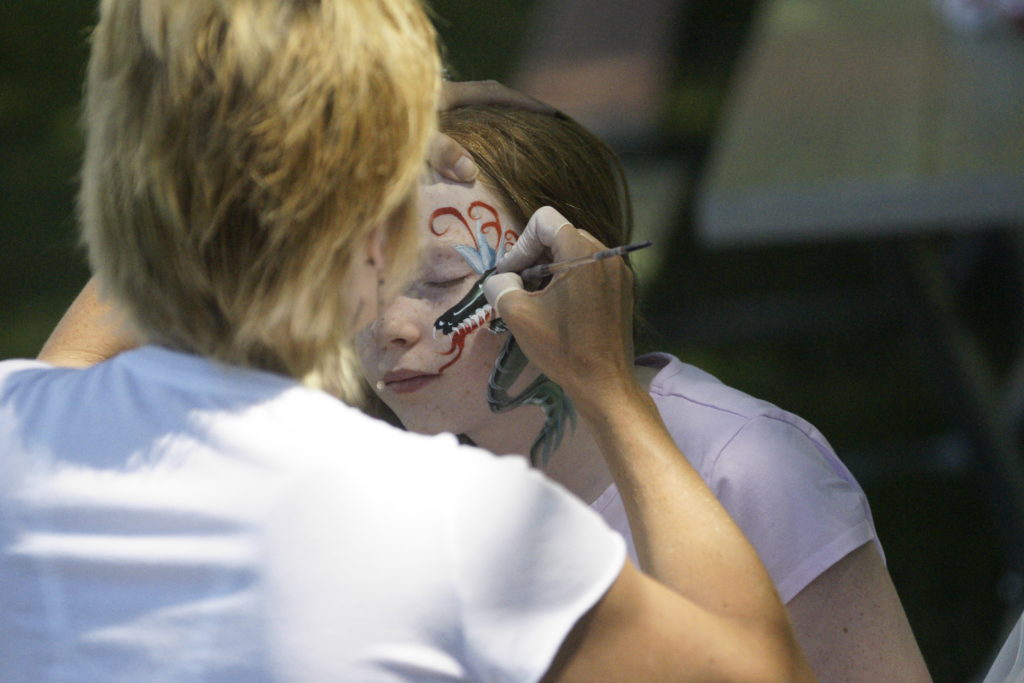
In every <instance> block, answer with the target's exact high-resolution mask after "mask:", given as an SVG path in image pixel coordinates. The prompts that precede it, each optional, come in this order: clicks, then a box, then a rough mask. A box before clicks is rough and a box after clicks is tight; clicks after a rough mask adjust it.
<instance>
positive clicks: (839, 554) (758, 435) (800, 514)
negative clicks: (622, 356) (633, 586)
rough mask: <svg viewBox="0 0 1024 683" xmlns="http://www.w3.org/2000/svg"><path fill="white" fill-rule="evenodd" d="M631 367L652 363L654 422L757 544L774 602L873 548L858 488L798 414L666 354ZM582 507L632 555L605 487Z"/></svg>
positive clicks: (614, 497)
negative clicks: (604, 524)
mask: <svg viewBox="0 0 1024 683" xmlns="http://www.w3.org/2000/svg"><path fill="white" fill-rule="evenodd" d="M637 364H638V365H645V366H650V367H654V368H657V369H659V372H658V374H657V375H655V377H654V379H653V380H652V381H651V384H650V387H649V392H650V394H651V397H652V398H653V399H654V402H655V404H657V406H658V411H659V412H660V413H661V417H662V420H664V422H665V425H666V426H667V427H668V430H669V432H670V433H671V434H672V437H673V439H674V440H675V442H676V444H677V445H678V446H679V450H681V451H682V452H683V453H684V454H685V455H686V458H687V460H689V462H690V464H691V465H692V466H693V468H694V469H695V470H697V472H698V473H699V474H700V476H701V478H703V479H704V481H705V483H707V485H708V488H710V489H711V490H712V492H714V494H715V496H716V497H717V498H718V500H719V502H721V503H722V506H723V507H724V508H725V509H726V510H728V511H729V514H730V515H731V516H732V518H733V519H734V520H735V521H736V524H737V525H738V526H739V527H740V528H741V529H742V530H743V533H744V534H745V535H746V536H747V538H748V539H749V540H750V543H751V545H753V546H754V548H755V549H756V550H757V552H758V555H759V556H760V557H761V561H762V562H764V564H765V567H767V569H768V573H769V574H770V575H771V577H772V580H773V581H774V583H775V587H776V589H777V590H778V592H779V595H780V597H781V598H782V601H783V602H789V601H790V600H792V599H793V598H794V597H795V596H796V595H797V594H798V593H799V592H800V591H801V590H803V589H804V588H805V587H806V586H807V584H809V583H810V582H811V581H813V580H814V579H816V578H817V577H818V576H820V575H821V574H822V573H824V572H825V570H827V569H828V568H829V567H831V566H832V565H834V564H835V563H836V562H838V561H839V560H841V559H842V558H843V557H845V556H846V555H847V554H849V553H850V552H851V551H853V550H856V549H857V548H859V547H860V546H861V545H863V544H865V543H867V542H869V541H873V542H874V543H875V545H876V546H877V548H878V551H879V552H880V553H881V551H882V547H881V545H880V544H879V542H878V535H877V533H876V532H875V525H874V521H873V520H872V518H871V508H870V507H869V506H868V500H867V497H866V496H865V495H864V491H863V490H862V489H861V487H860V485H858V484H857V481H856V479H854V477H853V475H852V474H851V473H850V471H849V470H848V469H847V468H846V466H845V465H844V464H843V463H842V461H840V460H839V458H838V457H837V456H836V454H835V451H833V450H832V447H831V446H829V444H828V442H827V441H826V440H825V437H824V436H822V435H821V433H820V432H819V431H818V430H817V429H815V428H814V427H813V426H812V425H811V424H809V423H808V422H807V421H806V420H803V419H801V418H800V417H798V416H796V415H793V414H792V413H789V412H786V411H785V410H782V409H781V408H778V407H777V406H774V405H772V404H771V403H768V402H767V401H762V400H760V399H756V398H753V397H751V396H748V395H747V394H744V393H743V392H741V391H739V390H737V389H733V388H732V387H729V386H727V385H725V384H722V382H720V381H719V380H718V379H716V378H715V377H713V376H711V375H709V374H708V373H706V372H704V371H703V370H701V369H699V368H696V367H694V366H692V365H687V364H686V363H682V362H680V361H679V360H678V359H676V358H674V357H673V356H670V355H668V354H661V353H652V354H648V355H646V356H643V357H641V358H639V359H638V360H637ZM591 507H592V508H593V509H594V510H595V511H596V512H598V514H600V515H601V516H602V517H603V518H604V519H605V521H606V522H607V523H608V525H609V526H610V527H612V528H613V529H615V530H616V531H618V532H619V533H620V534H622V535H623V536H624V537H625V539H626V541H627V544H628V548H629V551H630V555H631V556H632V558H633V559H634V561H635V560H636V551H635V550H634V549H633V539H632V535H631V534H630V530H629V523H628V521H627V519H626V509H625V507H624V506H623V503H622V499H621V497H620V496H619V492H618V490H617V489H616V488H615V486H614V485H613V486H611V487H610V488H609V489H608V490H607V491H605V492H604V493H603V494H602V495H601V496H600V497H599V498H598V499H597V500H596V501H594V503H593V504H592V505H591ZM883 557H884V555H883Z"/></svg>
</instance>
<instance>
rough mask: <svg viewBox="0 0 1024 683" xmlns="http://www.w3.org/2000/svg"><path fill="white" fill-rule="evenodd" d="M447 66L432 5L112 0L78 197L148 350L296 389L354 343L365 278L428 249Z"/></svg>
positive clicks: (110, 280)
mask: <svg viewBox="0 0 1024 683" xmlns="http://www.w3.org/2000/svg"><path fill="white" fill-rule="evenodd" d="M439 86H440V63H439V58H438V53H437V44H436V36H435V34H434V30H433V27H432V26H431V24H430V22H429V20H428V19H427V17H426V15H425V13H424V10H423V8H422V6H421V4H420V2H419V0H102V3H101V7H100V21H99V24H98V25H97V27H96V29H95V30H94V32H93V36H92V53H91V57H90V61H89V70H88V76H87V80H86V94H85V113H84V125H85V129H86V138H87V140H86V153H85V161H84V164H83V167H82V185H81V191H80V196H79V212H80V222H81V226H82V236H83V240H84V242H85V244H86V246H87V247H88V252H89V260H90V263H91V266H92V268H93V271H94V273H95V274H96V275H97V277H98V279H99V281H100V283H101V286H102V287H103V288H104V295H105V296H108V297H110V298H111V299H112V300H114V301H116V302H117V303H118V304H120V305H121V307H122V308H123V309H124V310H125V311H126V312H127V314H128V316H129V317H130V318H131V320H132V321H133V322H134V323H135V325H136V326H137V327H138V328H139V329H140V330H141V331H142V333H143V334H145V335H146V336H147V337H148V338H149V340H151V341H153V342H155V343H159V344H162V345H165V346H168V347H171V348H175V349H179V350H183V351H187V352H191V353H196V354H200V355H203V356H207V357H210V358H214V359H217V360H220V361H223V362H226V363H230V364H234V365H241V366H247V367H254V368H260V369H265V370H271V371H275V372H281V373H285V374H289V375H292V376H294V377H299V378H303V379H306V378H315V377H318V376H322V375H324V374H326V373H333V372H334V370H333V369H331V368H332V366H333V365H336V364H337V363H338V362H339V360H338V349H339V348H344V347H345V346H346V345H347V344H348V343H349V342H350V339H351V336H352V334H353V333H354V332H355V330H352V329H349V328H350V326H351V325H350V321H351V320H352V318H353V316H354V314H355V311H354V310H352V309H353V304H354V303H355V302H353V301H352V300H351V299H352V297H351V295H350V293H349V292H347V291H346V282H347V275H348V273H349V267H350V265H351V264H352V263H353V262H354V260H355V259H364V260H365V259H368V258H369V256H368V254H369V249H368V246H367V245H368V244H369V242H370V240H371V239H373V237H374V235H375V234H376V233H375V231H376V230H377V229H380V230H381V231H382V237H383V239H384V243H385V244H386V245H387V246H386V249H387V253H388V258H387V265H388V267H389V269H390V270H391V271H396V270H399V269H403V268H406V267H407V266H408V264H409V263H411V262H412V259H413V258H414V255H415V249H416V232H415V230H414V229H413V226H414V221H413V220H412V215H413V214H412V211H413V208H414V205H413V202H414V196H415V195H414V192H413V190H414V188H415V183H416V181H417V178H418V175H419V173H420V172H421V170H422V166H423V161H424V158H425V153H426V144H427V140H428V137H429V135H430V134H431V133H432V132H433V131H434V130H435V128H436V106H437V96H438V92H439Z"/></svg>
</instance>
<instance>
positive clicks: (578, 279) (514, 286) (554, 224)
mask: <svg viewBox="0 0 1024 683" xmlns="http://www.w3.org/2000/svg"><path fill="white" fill-rule="evenodd" d="M605 248H606V247H605V245H603V244H601V243H600V242H599V241H597V240H596V239H595V238H594V237H593V236H592V235H590V234H589V233H588V232H586V231H584V230H578V229H576V228H574V227H573V226H572V225H570V224H569V222H568V221H567V220H566V219H565V218H564V217H563V216H562V215H561V214H560V213H558V212H557V211H555V210H554V209H552V208H550V207H544V208H542V209H539V210H538V211H537V212H536V213H535V214H534V215H533V216H532V217H531V218H530V220H529V222H528V223H527V224H526V227H525V228H524V229H523V232H522V234H521V235H520V236H519V239H518V240H517V241H516V244H515V245H514V246H513V247H511V248H510V250H509V252H508V253H507V254H506V256H505V258H504V259H503V260H502V261H501V263H499V264H498V274H496V275H493V276H491V277H490V278H488V279H487V281H486V282H485V283H484V293H485V295H486V296H487V300H488V302H490V304H491V306H493V307H494V308H495V311H496V314H497V315H498V316H499V317H501V318H502V319H503V320H504V322H505V324H506V325H507V326H508V328H509V329H510V330H511V331H512V333H513V334H514V335H515V337H516V340H517V341H518V342H519V345H520V346H521V347H522V349H523V351H524V352H525V353H526V355H527V357H528V358H529V359H530V361H531V362H532V363H533V364H534V365H536V366H537V367H538V368H539V369H540V371H541V372H543V373H544V374H545V375H547V376H548V377H550V378H551V379H552V380H554V381H555V382H557V383H558V384H560V385H561V386H562V387H563V388H565V390H566V391H567V392H569V395H570V396H571V397H572V398H573V399H574V400H575V401H577V402H578V401H580V400H581V399H582V400H585V399H586V397H587V394H588V392H591V391H594V390H598V389H601V388H609V389H612V390H614V388H615V387H621V386H622V385H623V384H622V383H624V382H630V381H632V362H633V360H632V359H633V341H632V320H633V274H632V272H630V270H629V268H627V267H626V264H625V263H624V262H623V261H622V259H618V258H611V259H605V260H603V261H598V262H596V263H591V264H587V265H584V266H580V267H578V268H574V269H572V270H569V271H566V272H564V273H559V274H558V275H556V276H555V277H554V279H552V281H551V282H550V284H548V286H547V287H545V288H544V289H542V290H540V291H536V292H528V291H526V290H525V289H523V284H522V280H521V279H520V278H519V276H518V275H517V274H516V273H515V272H509V271H518V270H522V269H523V268H525V267H527V266H531V265H534V264H535V263H537V262H538V259H540V258H543V257H545V256H548V255H550V258H551V260H552V261H554V262H558V261H565V260H567V259H571V258H577V257H580V256H587V255H589V254H593V253H594V252H596V251H600V250H602V249H605Z"/></svg>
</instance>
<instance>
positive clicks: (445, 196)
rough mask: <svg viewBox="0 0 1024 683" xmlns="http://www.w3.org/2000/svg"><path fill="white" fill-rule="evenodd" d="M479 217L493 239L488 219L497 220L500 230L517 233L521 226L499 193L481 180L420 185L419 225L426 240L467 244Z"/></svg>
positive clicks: (470, 241) (470, 239)
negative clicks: (506, 207)
mask: <svg viewBox="0 0 1024 683" xmlns="http://www.w3.org/2000/svg"><path fill="white" fill-rule="evenodd" d="M478 221H479V222H480V223H481V224H482V225H483V226H484V232H485V233H489V234H490V237H491V239H492V240H493V239H494V238H495V233H494V231H493V228H491V227H488V226H487V224H489V223H493V222H495V221H496V222H497V223H498V224H499V225H500V226H501V229H502V231H511V232H513V233H516V234H518V232H519V230H520V229H521V227H522V226H519V225H515V224H514V223H513V222H512V219H511V216H509V215H508V212H507V211H506V210H505V209H504V206H503V204H502V202H501V199H500V198H499V197H498V195H497V194H496V193H495V192H493V191H492V190H491V189H490V188H488V187H487V186H485V185H483V184H482V183H479V182H474V183H473V184H472V185H465V184H460V183H452V182H447V181H440V182H434V183H427V184H423V185H421V186H420V197H419V228H420V230H422V231H423V232H424V233H425V237H427V238H430V239H428V240H427V242H428V243H431V242H434V243H436V242H441V243H447V244H452V245H454V244H470V243H472V242H473V241H474V239H473V236H472V233H471V232H470V231H471V230H473V229H475V226H476V224H477V222H478ZM425 246H426V245H425Z"/></svg>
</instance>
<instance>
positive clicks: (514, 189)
mask: <svg viewBox="0 0 1024 683" xmlns="http://www.w3.org/2000/svg"><path fill="white" fill-rule="evenodd" d="M441 131H442V132H444V133H446V134H448V135H449V136H451V137H452V138H454V139H455V141H457V142H458V143H459V144H461V145H462V146H463V147H465V148H466V150H467V151H468V152H469V153H470V154H472V156H473V158H474V159H475V160H476V163H477V165H478V166H479V167H480V171H481V174H482V176H483V177H482V178H481V181H482V182H484V183H485V184H487V185H488V186H490V187H491V188H493V189H494V190H495V191H496V192H497V193H498V194H499V195H500V196H501V197H502V198H503V199H504V200H505V204H506V208H507V209H508V210H509V211H511V212H512V213H513V214H514V217H515V218H516V219H517V220H518V221H519V222H520V223H523V224H525V223H526V221H527V220H528V219H529V218H530V216H531V215H533V212H534V211H536V210H537V209H539V208H540V207H542V206H552V207H554V208H555V209H557V210H558V211H559V212H560V213H561V214H562V215H563V216H565V217H566V219H568V220H569V222H570V223H572V224H573V225H574V226H576V227H577V228H583V229H585V230H587V231H588V232H590V233H591V234H592V235H593V236H594V237H596V238H597V239H599V240H600V241H601V242H603V243H605V244H607V245H608V246H618V245H620V244H625V243H627V242H628V241H629V239H630V236H631V235H632V230H633V219H632V207H631V205H630V200H629V189H628V187H627V185H626V177H625V173H624V172H623V169H622V164H621V163H620V162H619V159H618V157H617V156H616V155H615V153H614V152H613V151H612V150H611V149H610V148H609V147H608V145H606V144H605V143H604V142H602V141H601V139H600V138H598V137H597V136H596V135H594V134H593V133H591V132H590V131H588V130H587V129H586V128H584V127H583V126H581V125H580V124H578V123H576V122H575V121H573V120H572V119H570V118H569V117H567V116H565V115H563V114H556V115H551V114H545V113H539V112H534V111H528V110H525V109H514V108H510V107H504V106H499V105H474V106H469V107H462V108H459V109H453V110H451V111H448V112H444V113H443V114H441Z"/></svg>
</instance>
